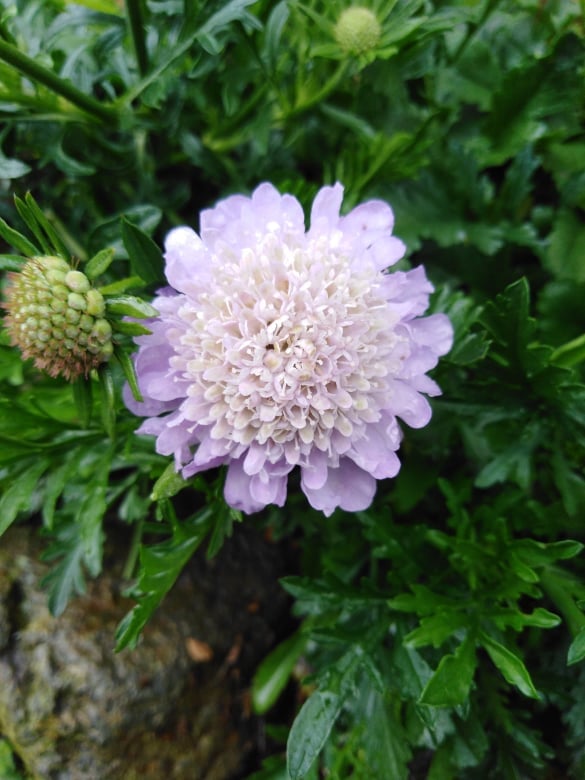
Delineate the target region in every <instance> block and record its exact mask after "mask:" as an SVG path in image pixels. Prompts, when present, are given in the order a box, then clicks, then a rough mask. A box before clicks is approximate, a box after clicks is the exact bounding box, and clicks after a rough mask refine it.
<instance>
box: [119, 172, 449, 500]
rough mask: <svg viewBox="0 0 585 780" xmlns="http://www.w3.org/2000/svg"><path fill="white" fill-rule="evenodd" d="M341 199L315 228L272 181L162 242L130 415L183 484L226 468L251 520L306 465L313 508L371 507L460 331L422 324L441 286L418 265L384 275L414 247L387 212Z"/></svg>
mask: <svg viewBox="0 0 585 780" xmlns="http://www.w3.org/2000/svg"><path fill="white" fill-rule="evenodd" d="M342 195H343V188H342V187H341V185H339V184H336V185H335V186H333V187H324V188H323V189H321V190H320V192H319V193H318V195H317V197H316V198H315V201H314V203H313V207H312V211H311V223H310V228H309V229H308V230H306V229H305V221H304V215H303V211H302V209H301V206H300V204H299V202H298V201H297V200H296V199H295V198H294V197H292V196H291V195H280V194H279V193H278V192H277V190H276V189H275V188H274V187H273V186H272V185H271V184H261V185H260V186H259V187H258V188H257V189H256V190H255V191H254V192H253V194H252V196H251V197H244V196H240V195H235V196H231V197H228V198H227V199H225V200H223V201H220V202H219V203H218V204H217V206H216V207H215V208H213V209H210V210H206V211H203V212H202V214H201V231H200V235H197V234H196V233H195V232H194V231H193V230H191V229H190V228H188V227H179V228H176V229H175V230H173V231H172V232H171V233H170V234H169V236H168V237H167V240H166V276H167V279H168V281H169V284H170V285H171V287H170V288H167V289H165V290H163V291H161V292H160V294H159V296H158V297H157V298H156V300H155V301H154V305H155V306H156V308H157V309H158V311H159V313H160V316H159V317H158V318H156V319H154V320H151V321H149V322H148V323H147V324H148V326H149V328H150V329H151V331H152V332H151V334H150V335H148V336H141V337H139V338H137V343H138V344H139V345H140V348H139V350H138V353H137V355H136V358H135V364H136V371H137V375H138V380H139V384H140V388H141V391H142V394H143V397H144V402H143V403H137V402H136V401H134V400H133V399H131V398H130V397H129V395H128V394H127V404H128V405H129V407H130V408H131V409H132V410H133V411H134V412H135V413H137V414H140V415H143V416H145V417H147V418H148V419H147V420H146V421H145V422H144V423H143V424H142V426H141V427H140V428H139V433H142V434H154V435H155V436H156V437H157V451H158V452H159V453H161V454H168V455H170V454H173V455H174V457H175V462H176V467H177V469H178V470H181V471H182V473H183V476H184V477H185V478H188V477H190V476H192V475H193V474H196V473H197V472H200V471H203V470H205V469H209V468H213V467H215V466H219V465H222V464H224V465H227V466H228V471H227V477H226V483H225V498H226V500H227V502H228V504H230V505H231V506H233V507H235V508H237V509H242V510H243V511H245V512H254V511H257V510H259V509H261V508H263V507H264V506H266V505H267V504H270V503H275V504H278V505H280V506H282V505H283V503H284V501H285V498H286V489H287V478H288V474H289V473H290V472H291V471H292V470H293V469H294V468H295V467H296V466H298V467H299V468H300V471H301V487H302V489H303V491H304V493H305V494H306V496H307V498H308V500H309V502H310V503H311V505H312V506H313V507H315V508H317V509H320V510H322V511H323V512H325V513H326V514H330V513H331V512H332V511H333V510H334V509H335V508H336V507H337V506H340V507H342V508H343V509H346V510H350V511H354V510H360V509H364V508H366V507H367V506H369V504H370V502H371V501H372V498H373V496H374V492H375V489H376V480H377V479H382V478H385V477H393V476H395V475H396V474H397V472H398V470H399V468H400V462H399V460H398V457H397V455H396V450H397V449H398V447H399V444H400V438H401V432H400V429H399V426H398V421H397V418H401V419H402V420H404V421H405V422H407V423H408V424H409V425H411V426H413V427H420V426H423V425H425V424H426V423H427V422H428V421H429V419H430V416H431V409H430V406H429V404H428V402H427V400H426V398H425V397H424V395H422V394H423V393H426V394H427V395H437V394H438V393H439V392H440V391H439V388H438V387H437V385H436V384H435V383H434V382H433V381H432V380H431V379H429V378H428V377H427V376H426V372H427V371H428V370H429V369H432V368H433V367H434V366H435V365H436V363H437V359H438V356H439V355H442V354H444V353H446V352H447V351H448V350H449V348H450V346H451V342H452V328H451V325H450V323H449V321H448V319H447V318H446V317H445V316H444V315H442V314H435V315H433V316H430V317H426V318H421V316H420V315H422V314H423V313H424V311H425V309H426V308H427V305H428V297H429V293H430V292H431V291H432V289H433V288H432V286H431V285H430V283H429V282H428V280H427V278H426V276H425V273H424V270H423V268H416V269H414V270H412V271H400V272H395V273H392V274H387V273H385V269H386V268H387V267H388V266H390V265H392V264H393V263H395V262H396V261H397V260H399V259H400V258H401V257H402V255H403V254H404V251H405V248H404V245H403V244H402V242H401V241H399V240H398V239H397V238H395V237H394V236H392V235H391V233H392V227H393V214H392V210H391V209H390V207H389V206H388V205H387V204H386V203H384V202H382V201H370V202H368V203H364V204H363V205H361V206H358V207H357V208H355V209H353V211H351V212H350V213H349V214H348V215H347V216H344V217H340V216H339V209H340V206H341V201H342Z"/></svg>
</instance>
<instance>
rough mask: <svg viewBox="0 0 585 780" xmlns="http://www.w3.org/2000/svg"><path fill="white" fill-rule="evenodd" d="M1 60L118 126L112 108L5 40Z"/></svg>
mask: <svg viewBox="0 0 585 780" xmlns="http://www.w3.org/2000/svg"><path fill="white" fill-rule="evenodd" d="M0 60H3V61H4V62H7V63H8V64H9V65H12V66H13V67H14V68H16V70H18V71H19V72H20V73H22V74H23V75H24V76H27V77H28V78H31V79H33V80H34V81H38V82H40V83H41V84H44V86H45V87H48V88H49V89H51V90H52V91H53V92H54V93H56V94H57V95H61V97H64V98H66V99H67V100H68V101H69V102H70V103H73V105H74V106H77V108H80V109H81V110H82V111H84V112H85V113H86V114H89V115H90V116H92V117H94V118H95V119H99V120H100V121H102V122H109V123H111V122H112V121H114V122H115V123H116V124H117V123H118V114H117V112H116V110H115V109H113V108H112V107H111V106H105V105H103V104H102V103H100V102H99V101H98V100H96V99H95V98H93V97H91V96H90V95H86V94H84V93H83V92H81V91H80V90H79V89H77V87H74V86H73V84H71V83H70V82H68V81H65V80H64V79H62V78H60V77H59V76H57V75H56V74H55V73H53V71H51V70H49V69H48V68H45V67H44V65H39V63H38V62H35V60H33V59H31V58H30V57H29V56H27V55H26V54H23V53H22V52H21V51H20V50H19V49H17V48H16V46H13V45H12V44H11V43H7V42H6V41H3V40H0Z"/></svg>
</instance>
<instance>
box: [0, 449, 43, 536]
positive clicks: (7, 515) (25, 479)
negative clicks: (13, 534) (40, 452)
mask: <svg viewBox="0 0 585 780" xmlns="http://www.w3.org/2000/svg"><path fill="white" fill-rule="evenodd" d="M49 465H50V461H48V460H45V459H42V460H35V462H34V463H32V465H29V466H25V467H24V469H23V470H22V471H21V472H20V474H18V476H16V477H12V479H11V483H10V487H8V489H7V490H6V492H5V493H4V495H3V496H2V497H1V498H0V536H2V534H3V533H4V532H5V531H6V529H7V528H9V526H11V525H12V523H13V522H14V521H15V520H16V518H17V516H18V514H19V513H20V512H25V511H27V510H28V509H29V508H30V506H31V503H32V498H33V493H34V490H35V488H36V487H37V482H38V481H39V479H40V477H41V475H42V474H43V472H44V471H46V470H47V468H48V467H49Z"/></svg>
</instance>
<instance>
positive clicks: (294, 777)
mask: <svg viewBox="0 0 585 780" xmlns="http://www.w3.org/2000/svg"><path fill="white" fill-rule="evenodd" d="M341 705H342V699H341V697H340V695H339V694H338V693H334V692H333V691H320V690H318V691H315V692H314V693H313V694H312V695H311V696H310V697H309V698H308V699H307V701H306V702H305V703H304V704H303V706H302V707H301V709H300V711H299V713H298V715H297V716H296V718H295V720H294V723H293V725H292V728H291V730H290V734H289V737H288V741H287V746H286V760H287V768H288V773H289V775H290V778H291V780H303V778H305V776H306V774H307V772H308V771H309V770H310V769H311V767H312V765H313V764H314V763H315V761H316V760H317V756H318V755H319V753H320V752H321V750H322V749H323V747H324V745H325V743H326V742H327V738H328V737H329V734H330V733H331V729H332V728H333V725H334V723H335V721H336V720H337V718H338V717H339V713H340V711H341Z"/></svg>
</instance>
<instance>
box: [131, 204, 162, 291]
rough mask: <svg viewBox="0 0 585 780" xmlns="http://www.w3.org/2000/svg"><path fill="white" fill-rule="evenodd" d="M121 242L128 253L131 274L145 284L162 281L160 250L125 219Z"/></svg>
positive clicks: (150, 239) (148, 237)
mask: <svg viewBox="0 0 585 780" xmlns="http://www.w3.org/2000/svg"><path fill="white" fill-rule="evenodd" d="M122 241H123V242H124V246H125V247H126V251H127V252H128V257H129V258H130V266H131V268H132V273H133V274H135V275H136V276H139V277H140V278H141V279H143V280H144V281H145V282H146V284H154V283H157V282H162V281H163V280H164V273H163V259H162V253H161V250H160V249H159V248H158V246H157V245H156V244H155V242H154V241H153V240H152V238H150V236H148V235H147V234H146V233H144V232H143V231H142V230H141V229H140V228H139V227H137V226H136V225H134V224H133V223H132V222H129V221H128V219H126V217H124V218H123V219H122Z"/></svg>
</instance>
